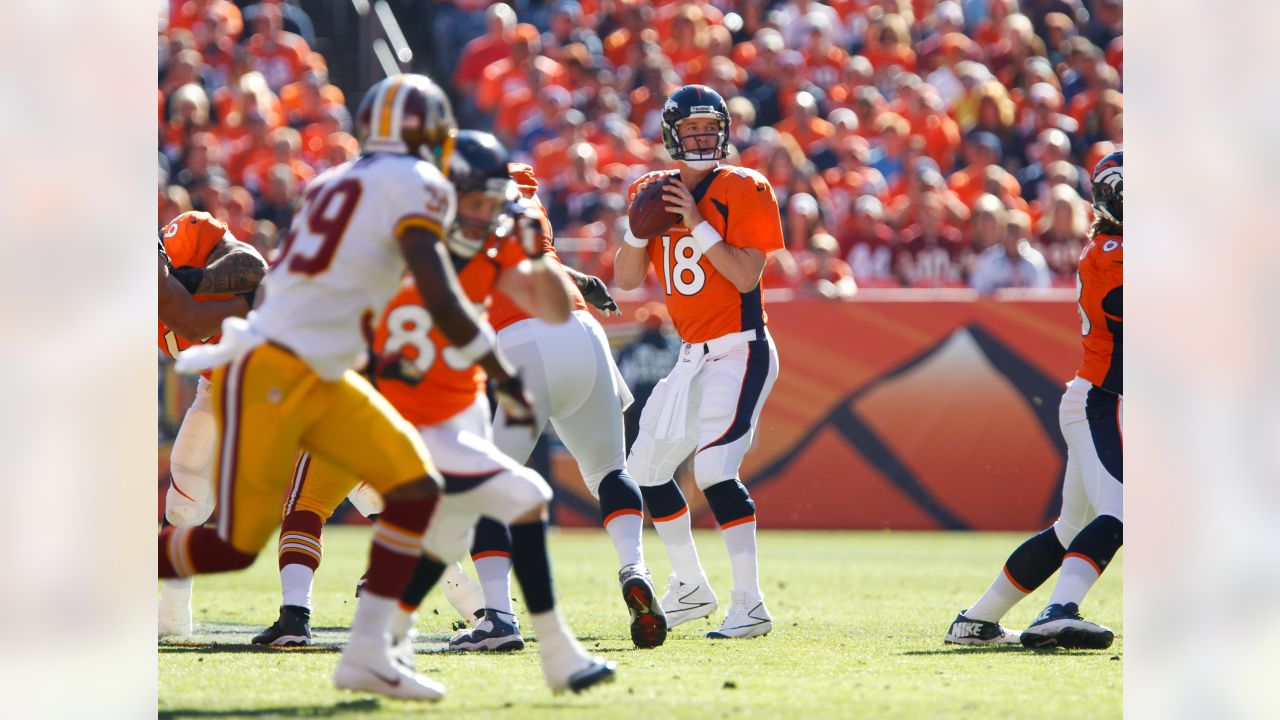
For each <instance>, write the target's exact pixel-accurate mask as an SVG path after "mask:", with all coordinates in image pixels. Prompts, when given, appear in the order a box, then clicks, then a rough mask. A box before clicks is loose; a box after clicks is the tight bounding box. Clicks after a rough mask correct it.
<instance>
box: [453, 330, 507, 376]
mask: <svg viewBox="0 0 1280 720" xmlns="http://www.w3.org/2000/svg"><path fill="white" fill-rule="evenodd" d="M494 340H497V336H495V334H494V332H493V328H490V327H489V323H480V332H477V333H476V337H474V338H471V341H470V342H467V343H466V345H463V346H462V347H448V348H445V351H452V352H448V355H449V357H445V361H447V363H448V364H449V365H451V366H453V368H456V369H458V368H460V366H461V369H466V368H470V366H471V365H475V364H476V361H477V360H480V359H481V357H484V356H485V355H488V354H489V352H490V351H493V342H494Z"/></svg>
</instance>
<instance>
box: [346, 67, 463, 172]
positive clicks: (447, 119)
mask: <svg viewBox="0 0 1280 720" xmlns="http://www.w3.org/2000/svg"><path fill="white" fill-rule="evenodd" d="M457 132H458V122H457V120H455V119H454V117H453V106H452V105H451V104H450V103H449V97H448V96H447V95H445V93H444V90H441V89H440V86H439V85H436V84H435V83H434V82H432V80H431V78H429V77H427V76H426V75H393V76H391V77H389V78H387V79H385V80H382V81H380V82H378V83H377V84H376V85H374V86H373V87H371V88H369V92H367V93H365V96H364V100H362V101H361V102H360V109H359V110H358V111H356V134H357V136H358V137H359V138H360V149H361V151H362V152H364V153H366V154H367V153H375V152H388V153H402V154H405V155H414V156H416V157H420V158H422V159H423V160H426V161H427V162H429V163H431V164H433V165H435V166H436V167H437V168H439V169H440V172H442V173H446V174H447V173H448V172H449V158H450V156H451V155H452V154H453V144H454V136H455V135H456V134H457Z"/></svg>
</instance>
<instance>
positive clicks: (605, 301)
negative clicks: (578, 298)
mask: <svg viewBox="0 0 1280 720" xmlns="http://www.w3.org/2000/svg"><path fill="white" fill-rule="evenodd" d="M578 290H579V291H580V292H581V293H582V299H584V300H586V301H587V302H589V303H591V305H592V306H593V307H595V309H597V310H599V311H600V314H601V315H604V316H605V317H609V316H610V315H618V316H621V315H622V311H621V310H619V309H618V303H616V302H614V301H613V296H612V295H610V294H609V288H607V287H605V284H604V281H603V280H601V279H600V278H598V277H596V276H595V275H583V276H582V281H581V282H580V283H579V284H578Z"/></svg>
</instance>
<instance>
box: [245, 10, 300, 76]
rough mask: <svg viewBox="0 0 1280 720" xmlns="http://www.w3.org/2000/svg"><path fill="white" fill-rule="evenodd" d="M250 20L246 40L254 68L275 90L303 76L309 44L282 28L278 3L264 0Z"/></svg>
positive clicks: (282, 15)
mask: <svg viewBox="0 0 1280 720" xmlns="http://www.w3.org/2000/svg"><path fill="white" fill-rule="evenodd" d="M261 8H262V9H261V10H260V11H259V12H258V13H257V15H256V16H255V17H254V19H253V21H252V22H250V23H249V27H250V28H252V29H253V35H252V36H250V38H249V42H248V49H249V55H250V56H251V57H252V58H253V68H254V69H255V70H257V71H258V72H260V73H262V75H263V77H265V78H266V79H267V85H268V86H270V87H271V89H272V90H273V91H275V92H279V91H280V88H282V87H284V86H285V85H288V84H289V83H291V82H294V81H296V80H297V79H298V78H300V77H302V73H303V72H305V71H306V70H307V67H308V65H307V61H308V59H309V58H310V55H311V47H310V46H309V45H308V44H307V41H306V40H303V39H302V36H301V35H298V34H296V33H291V32H288V31H286V30H285V29H284V13H283V11H281V9H280V5H279V4H278V3H263V4H261Z"/></svg>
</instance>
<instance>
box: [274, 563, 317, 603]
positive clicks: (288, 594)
mask: <svg viewBox="0 0 1280 720" xmlns="http://www.w3.org/2000/svg"><path fill="white" fill-rule="evenodd" d="M315 576H316V571H315V570H312V569H311V568H309V567H307V566H306V565H302V564H299V563H289V564H288V565H285V566H284V567H282V568H280V589H281V590H282V591H283V592H282V593H281V594H282V596H283V598H284V604H285V605H297V606H298V607H304V608H306V609H308V610H310V609H311V579H312V578H314V577H315Z"/></svg>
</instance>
